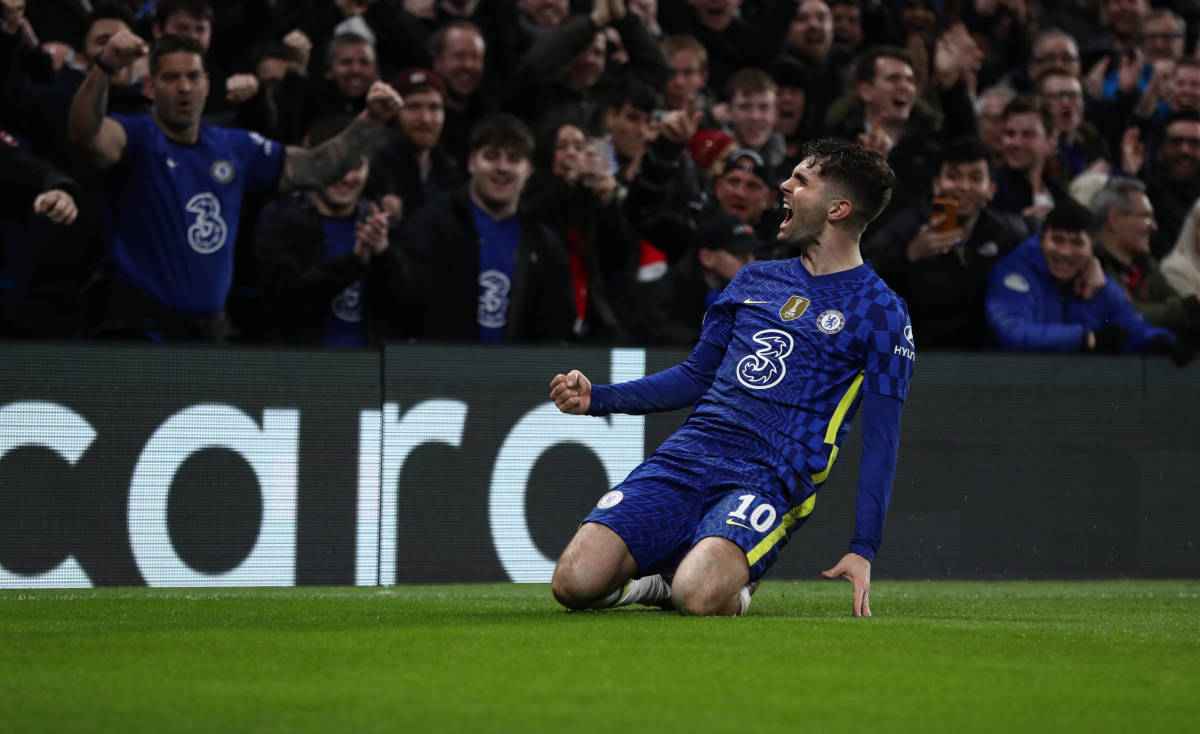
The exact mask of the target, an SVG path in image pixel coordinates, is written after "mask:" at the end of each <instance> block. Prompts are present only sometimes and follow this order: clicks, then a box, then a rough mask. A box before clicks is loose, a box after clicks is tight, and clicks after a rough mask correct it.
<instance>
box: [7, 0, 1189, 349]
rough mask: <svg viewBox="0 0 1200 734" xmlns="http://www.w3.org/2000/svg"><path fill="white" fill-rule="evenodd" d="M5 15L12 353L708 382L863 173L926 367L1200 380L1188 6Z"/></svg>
mask: <svg viewBox="0 0 1200 734" xmlns="http://www.w3.org/2000/svg"><path fill="white" fill-rule="evenodd" d="M0 5H2V8H3V19H2V24H0V190H2V191H3V193H4V196H3V201H4V206H3V207H2V208H0V237H2V238H3V239H2V248H0V257H2V258H3V260H2V264H0V286H2V290H0V297H2V299H3V314H2V316H3V318H2V322H3V333H4V334H6V335H9V336H13V337H25V338H29V337H48V338H121V339H139V340H154V341H216V342H249V343H264V342H275V343H286V344H300V345H312V346H321V345H324V346H330V347H335V346H340V347H354V346H367V345H373V344H378V343H380V342H383V341H406V340H415V341H453V342H541V343H567V342H587V343H594V344H644V345H655V344H670V345H679V346H686V345H689V344H690V343H693V342H694V340H695V339H696V338H697V335H698V333H699V326H700V320H701V319H702V317H703V314H704V312H705V310H706V308H707V306H708V304H710V303H711V302H712V301H713V300H714V299H715V297H716V296H717V294H719V293H720V291H721V289H722V288H723V287H724V286H725V284H727V283H728V282H729V281H730V279H732V278H733V277H734V275H736V273H737V271H738V270H739V269H740V267H741V266H742V265H744V264H745V263H747V262H749V261H750V260H752V259H755V258H784V257H792V256H794V255H795V254H796V253H794V252H789V251H788V250H787V249H786V248H785V247H781V246H780V245H778V244H777V242H776V238H775V233H776V232H777V231H778V229H779V224H780V222H781V221H782V219H783V211H782V210H781V208H780V205H779V203H778V202H779V196H778V187H779V185H780V183H781V182H782V181H784V180H785V179H787V178H788V177H789V176H790V175H791V171H792V169H793V167H794V166H795V165H796V164H797V163H798V162H799V161H798V159H797V156H798V155H799V151H800V147H801V145H802V144H803V143H804V142H805V141H808V140H811V139H814V138H818V137H840V138H845V139H849V140H853V141H857V142H859V143H861V144H862V145H864V146H867V147H870V148H874V149H877V150H879V151H881V152H883V153H884V154H886V155H887V157H888V160H889V162H890V164H891V166H892V168H893V169H894V170H895V172H896V176H897V184H896V188H895V191H894V196H893V199H892V202H891V204H890V205H889V206H888V208H887V209H886V210H885V211H884V213H883V214H882V215H881V216H880V217H879V218H878V219H877V220H876V221H875V222H874V223H872V225H871V226H870V228H869V229H868V230H867V232H866V234H865V235H864V237H863V245H862V250H863V257H864V259H865V260H867V261H868V262H870V263H871V265H872V266H873V267H875V269H876V270H877V271H878V272H879V274H880V275H881V276H882V277H883V278H884V280H885V281H886V282H887V283H888V284H889V285H890V286H891V287H892V288H893V289H895V290H896V291H897V292H898V293H899V294H900V295H901V296H902V297H903V298H904V299H905V300H906V301H907V302H908V305H909V309H910V312H911V316H912V319H913V330H914V333H915V337H916V340H917V341H918V343H919V344H921V346H922V347H926V348H930V347H932V348H946V349H986V348H1002V349H1023V350H1052V351H1084V352H1087V351H1095V352H1121V351H1155V352H1163V353H1167V354H1169V355H1170V356H1172V357H1173V358H1175V359H1176V361H1178V362H1181V363H1182V362H1186V360H1187V358H1188V356H1189V355H1190V353H1191V352H1192V351H1193V350H1194V349H1195V348H1196V347H1197V346H1200V302H1198V300H1197V296H1198V293H1200V228H1198V227H1197V217H1200V56H1198V55H1197V51H1196V30H1195V29H1196V28H1197V23H1196V21H1197V20H1200V17H1198V16H1200V5H1197V4H1196V3H1195V2H1191V1H1190V0H1162V1H1161V2H1156V4H1155V5H1151V4H1150V0H1040V1H1039V0H967V1H965V2H964V1H961V0H249V1H246V2H234V1H232V0H209V1H208V2H206V1H205V0H159V1H158V2H153V1H142V0H108V1H106V2H90V1H89V0H55V1H54V2H39V3H30V4H28V5H26V2H25V0H0ZM799 295H802V294H799Z"/></svg>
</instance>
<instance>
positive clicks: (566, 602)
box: [550, 561, 604, 609]
mask: <svg viewBox="0 0 1200 734" xmlns="http://www.w3.org/2000/svg"><path fill="white" fill-rule="evenodd" d="M572 567H574V566H572ZM580 575H581V574H579V573H577V572H573V571H572V570H571V569H568V568H564V566H563V562H562V561H559V563H558V565H557V566H555V567H554V577H553V578H552V579H551V580H550V591H551V592H552V593H553V594H554V598H555V599H556V600H557V601H558V603H559V604H562V605H563V606H564V607H566V608H567V609H587V608H588V607H589V606H591V605H592V603H594V602H595V601H596V600H597V599H599V598H600V597H601V596H603V595H604V592H599V593H597V592H596V590H595V589H592V588H589V587H588V585H587V584H584V583H583V582H582V580H581V578H580Z"/></svg>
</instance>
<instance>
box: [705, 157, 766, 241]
mask: <svg viewBox="0 0 1200 734" xmlns="http://www.w3.org/2000/svg"><path fill="white" fill-rule="evenodd" d="M713 194H714V195H715V196H716V199H717V206H718V208H719V209H720V211H723V212H726V213H728V214H733V215H734V216H736V217H737V218H738V219H741V220H742V221H743V222H745V223H746V224H749V225H750V226H751V227H754V229H755V231H756V232H758V233H759V237H760V238H761V239H763V240H764V241H767V242H769V241H771V240H772V238H773V235H774V233H775V232H776V231H777V230H778V229H779V218H778V217H775V216H771V210H772V208H773V207H774V206H775V201H776V195H775V188H774V186H773V185H772V177H771V174H770V173H769V172H768V170H767V167H766V165H765V164H764V163H763V159H762V156H760V155H759V154H758V153H755V152H754V151H752V150H749V149H747V148H743V149H741V150H737V151H734V152H733V153H731V154H730V155H729V157H728V158H726V159H725V170H724V171H723V172H722V173H721V175H720V176H718V177H717V178H716V179H715V180H714V181H713Z"/></svg>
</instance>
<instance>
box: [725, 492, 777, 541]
mask: <svg viewBox="0 0 1200 734" xmlns="http://www.w3.org/2000/svg"><path fill="white" fill-rule="evenodd" d="M757 499H758V495H755V494H743V495H741V496H740V497H738V501H739V502H738V506H737V508H735V509H734V510H733V511H732V512H730V513H729V518H728V519H727V520H726V521H725V522H726V523H728V524H730V525H741V526H742V527H751V528H753V529H754V530H755V531H757V532H760V533H763V532H766V531H767V530H770V529H771V526H773V525H774V524H775V517H776V512H775V508H774V507H772V506H771V503H770V502H764V503H762V504H760V505H759V506H758V507H755V508H754V510H753V511H751V510H750V506H751V505H753V504H754V501H755V500H757ZM747 512H749V513H750V514H749V515H747V514H746V513H747ZM747 522H748V523H750V525H749V526H747V525H746V523H747Z"/></svg>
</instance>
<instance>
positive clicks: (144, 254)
mask: <svg viewBox="0 0 1200 734" xmlns="http://www.w3.org/2000/svg"><path fill="white" fill-rule="evenodd" d="M113 119H115V120H116V121H117V122H119V123H120V124H121V126H122V127H124V128H125V135H126V139H127V141H128V142H127V143H126V146H125V151H124V153H123V154H122V156H121V160H120V162H119V163H118V164H117V165H116V166H115V167H114V168H113V169H112V172H111V175H112V178H111V179H110V192H109V195H110V203H111V205H112V212H113V227H114V230H115V237H114V241H113V249H112V260H113V264H114V266H115V267H116V270H117V276H118V277H120V278H122V279H124V280H126V281H128V282H129V283H131V284H133V285H135V286H137V287H138V288H140V289H141V290H143V291H145V292H146V293H148V294H150V295H152V296H154V298H156V299H157V300H158V301H159V302H160V303H162V304H163V305H164V306H166V307H167V308H170V309H172V310H175V311H180V312H183V313H188V314H195V315H205V316H209V315H212V314H215V313H217V312H218V311H220V309H221V307H222V306H223V305H224V303H225V297H226V295H227V294H228V293H229V288H230V284H231V282H232V279H233V244H234V240H235V238H236V237H237V228H238V217H239V214H240V213H241V208H242V197H243V195H244V194H245V192H246V191H254V190H260V189H270V188H273V187H274V186H275V184H276V182H277V181H278V179H279V174H280V171H281V169H282V165H283V159H284V146H283V145H282V144H280V143H278V142H276V141H273V140H268V139H266V138H264V137H262V136H261V135H258V134H257V133H250V132H246V131H244V130H229V129H224V128H218V127H211V126H208V125H201V126H200V133H199V138H198V139H197V141H196V143H195V144H193V145H184V144H182V143H177V142H174V141H172V140H170V139H169V138H167V136H166V135H164V134H163V132H162V130H161V129H160V128H159V126H158V124H157V123H155V122H154V119H153V118H151V117H150V116H149V115H114V116H113Z"/></svg>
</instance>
